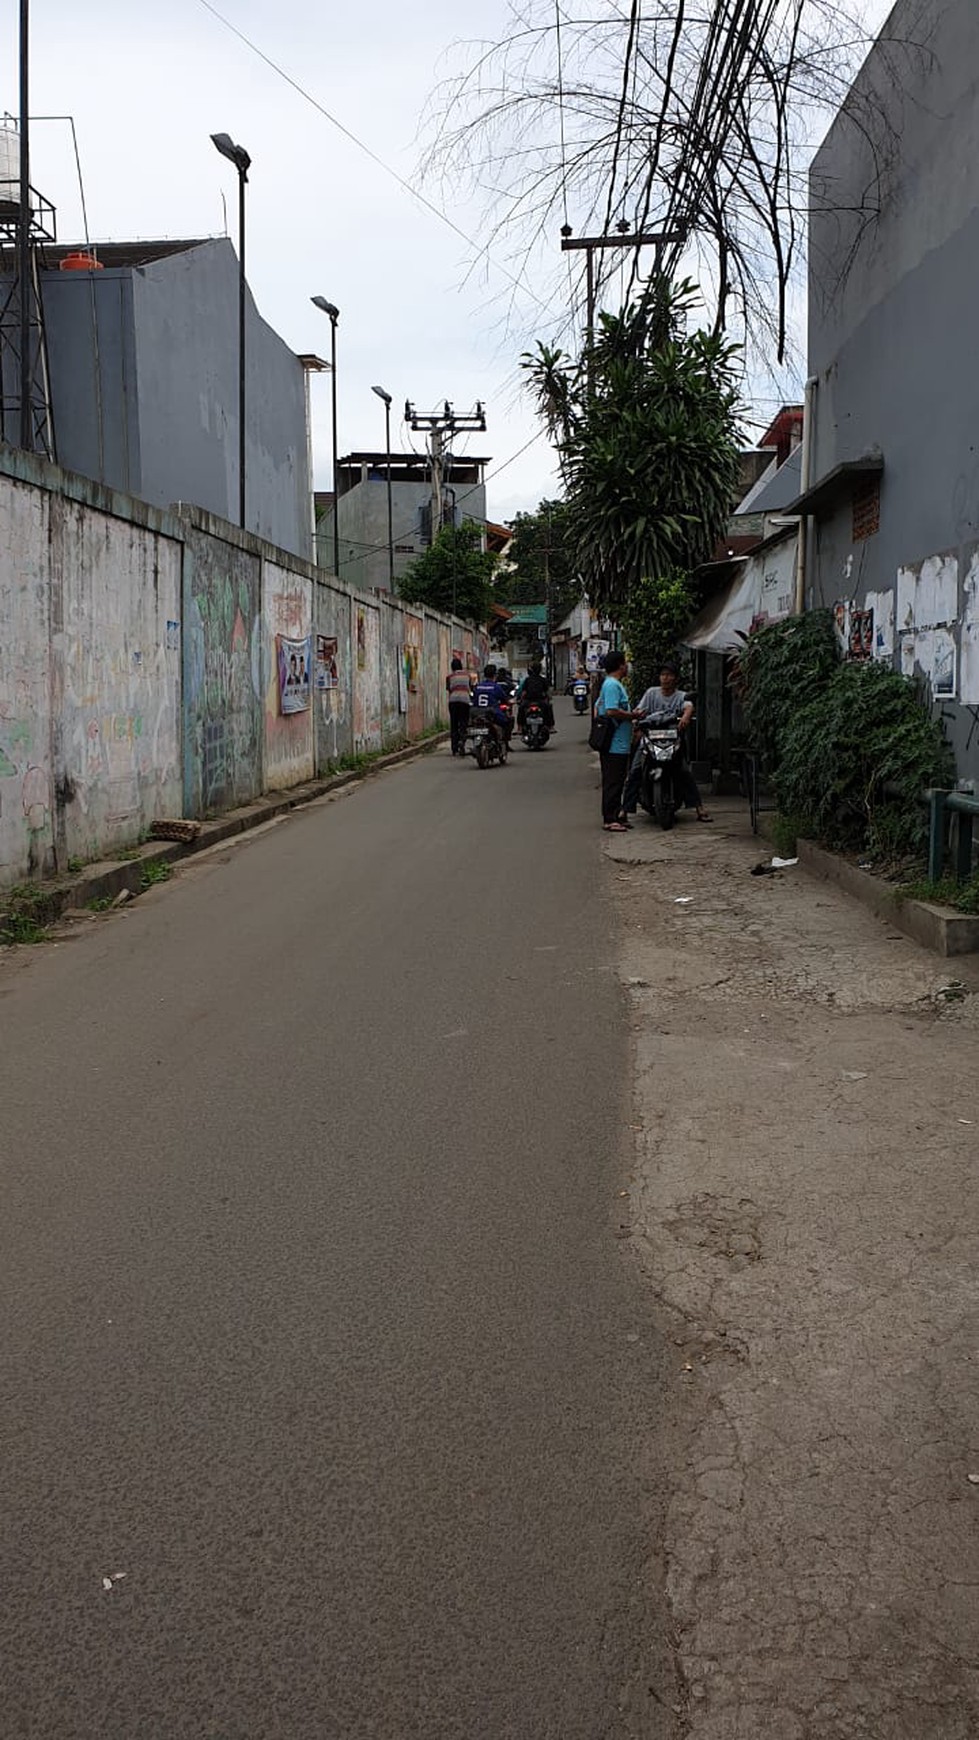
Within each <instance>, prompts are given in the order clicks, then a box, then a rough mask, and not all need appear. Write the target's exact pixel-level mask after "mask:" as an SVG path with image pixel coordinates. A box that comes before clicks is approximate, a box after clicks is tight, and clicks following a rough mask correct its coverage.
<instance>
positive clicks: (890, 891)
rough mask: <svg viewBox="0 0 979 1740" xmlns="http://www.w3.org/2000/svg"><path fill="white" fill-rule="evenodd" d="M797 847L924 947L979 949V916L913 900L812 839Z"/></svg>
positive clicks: (816, 871) (812, 868) (820, 871)
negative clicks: (816, 843) (817, 844)
mask: <svg viewBox="0 0 979 1740" xmlns="http://www.w3.org/2000/svg"><path fill="white" fill-rule="evenodd" d="M796 850H797V852H798V855H799V862H800V864H802V865H803V867H804V868H805V869H806V870H808V871H809V872H810V874H811V875H813V876H819V877H821V878H822V880H823V881H824V882H833V883H835V884H836V886H837V887H838V888H842V889H843V891H844V892H845V893H846V894H850V895H852V896H853V898H854V899H855V900H859V901H860V903H861V905H862V906H866V907H869V909H870V911H871V912H873V913H874V914H876V916H877V917H878V918H880V919H883V921H884V923H885V924H889V925H893V926H894V928H895V929H896V930H900V931H903V933H904V935H905V936H909V937H911V939H912V941H913V942H916V943H920V944H921V946H922V948H926V949H931V950H932V951H933V953H934V954H936V955H944V956H948V955H968V954H973V953H974V952H975V951H976V950H979V917H973V916H972V914H970V913H967V912H955V911H954V909H953V908H952V907H950V906H938V905H936V904H935V902H933V901H930V900H909V899H908V898H907V897H906V896H902V894H901V893H900V890H899V889H897V888H895V887H892V886H890V885H889V884H888V883H886V882H881V880H880V878H879V877H877V876H872V875H871V874H870V871H869V870H861V869H860V868H859V867H858V865H856V864H850V863H849V862H848V861H847V859H846V858H840V857H838V856H837V854H836V853H835V852H827V851H826V849H825V847H823V846H816V845H814V844H813V842H812V841H811V840H800V841H799V842H798V845H797V847H796Z"/></svg>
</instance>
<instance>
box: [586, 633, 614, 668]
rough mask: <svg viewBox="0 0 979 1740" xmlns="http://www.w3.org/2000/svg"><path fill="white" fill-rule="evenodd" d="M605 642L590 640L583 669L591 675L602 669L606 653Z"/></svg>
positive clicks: (607, 645) (606, 645)
mask: <svg viewBox="0 0 979 1740" xmlns="http://www.w3.org/2000/svg"><path fill="white" fill-rule="evenodd" d="M608 648H609V643H608V641H607V640H590V641H589V642H588V648H587V651H586V653H585V669H586V670H587V671H589V672H591V673H592V674H593V675H594V673H595V671H599V670H601V668H602V660H603V658H604V657H605V654H606V653H607V652H608Z"/></svg>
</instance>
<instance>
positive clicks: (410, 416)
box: [405, 399, 486, 544]
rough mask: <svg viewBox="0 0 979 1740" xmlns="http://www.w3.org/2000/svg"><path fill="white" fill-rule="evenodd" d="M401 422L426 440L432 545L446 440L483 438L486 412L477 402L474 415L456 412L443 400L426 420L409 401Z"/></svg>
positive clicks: (438, 516) (438, 524)
mask: <svg viewBox="0 0 979 1740" xmlns="http://www.w3.org/2000/svg"><path fill="white" fill-rule="evenodd" d="M405 422H406V423H407V424H408V426H409V428H411V429H413V430H414V431H415V433H416V434H418V433H419V432H423V433H424V434H425V435H427V437H428V457H429V465H430V467H431V477H432V543H433V544H434V542H435V540H436V538H437V537H438V535H439V532H440V531H441V530H442V488H443V482H444V477H445V451H446V448H445V443H446V437H447V436H449V435H456V434H460V435H461V434H471V433H475V434H480V435H481V434H483V433H484V432H485V429H486V411H485V409H484V407H483V406H482V404H480V402H479V400H478V399H477V401H476V409H475V410H474V411H462V412H456V411H454V410H453V409H452V406H451V405H450V404H449V401H448V399H446V401H445V403H444V405H443V406H442V409H441V411H435V412H433V413H432V415H431V416H430V417H428V416H420V415H419V414H418V412H417V411H416V410H415V407H414V405H413V404H412V403H411V400H410V399H406V401H405Z"/></svg>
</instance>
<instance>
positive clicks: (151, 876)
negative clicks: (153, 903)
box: [139, 858, 173, 888]
mask: <svg viewBox="0 0 979 1740" xmlns="http://www.w3.org/2000/svg"><path fill="white" fill-rule="evenodd" d="M172 875H173V865H172V864H169V863H168V862H167V860H166V859H165V858H151V859H150V860H149V863H147V864H144V865H143V874H142V876H141V877H140V879H139V880H140V885H141V886H142V887H143V888H152V887H153V886H154V884H155V883H157V882H169V880H170V878H171V876H172Z"/></svg>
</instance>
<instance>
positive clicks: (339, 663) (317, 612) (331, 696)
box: [313, 581, 354, 773]
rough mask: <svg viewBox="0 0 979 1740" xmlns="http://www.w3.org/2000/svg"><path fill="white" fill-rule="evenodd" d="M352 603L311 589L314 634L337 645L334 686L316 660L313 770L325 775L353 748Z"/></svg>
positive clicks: (342, 595) (319, 586)
mask: <svg viewBox="0 0 979 1740" xmlns="http://www.w3.org/2000/svg"><path fill="white" fill-rule="evenodd" d="M350 613H351V600H350V594H349V592H345V591H343V590H341V589H340V588H339V587H336V586H327V585H325V584H324V583H323V582H322V581H317V582H316V585H315V587H314V589H313V632H314V636H320V635H322V636H323V637H324V638H325V639H327V640H330V641H333V640H335V641H336V643H337V645H336V679H337V680H336V685H335V686H333V680H334V673H333V670H332V667H331V666H330V665H326V664H324V663H323V661H322V660H319V659H317V656H316V652H317V649H316V646H315V644H314V647H313V658H314V669H315V671H316V677H315V681H314V693H313V726H314V730H315V733H316V771H317V772H318V773H324V772H326V771H327V770H328V769H329V767H330V766H331V765H333V764H335V763H336V762H338V761H339V760H340V759H341V757H342V756H345V755H352V754H353V747H354V723H353V697H352V669H351V663H350V631H351V621H350Z"/></svg>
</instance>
